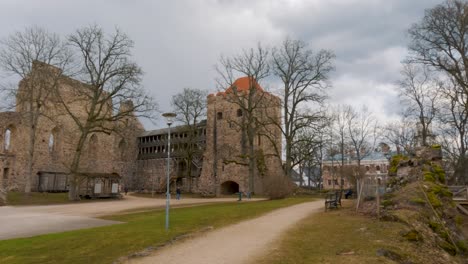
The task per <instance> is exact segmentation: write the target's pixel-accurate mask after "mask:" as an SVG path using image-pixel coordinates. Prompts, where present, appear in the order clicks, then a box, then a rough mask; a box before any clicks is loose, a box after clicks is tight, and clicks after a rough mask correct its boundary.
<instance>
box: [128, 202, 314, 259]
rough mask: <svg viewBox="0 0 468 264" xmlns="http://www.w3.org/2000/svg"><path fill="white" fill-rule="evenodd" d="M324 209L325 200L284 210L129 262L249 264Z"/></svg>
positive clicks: (205, 234)
mask: <svg viewBox="0 0 468 264" xmlns="http://www.w3.org/2000/svg"><path fill="white" fill-rule="evenodd" d="M319 210H323V201H315V202H308V203H302V204H298V205H294V206H291V207H287V208H282V209H278V210H275V211H273V212H271V213H268V214H266V215H264V216H261V217H258V218H255V219H252V220H247V221H243V222H241V223H238V224H234V225H231V226H228V227H224V228H220V229H218V230H213V231H210V232H207V233H204V234H202V235H200V236H197V237H195V238H192V239H188V240H185V241H181V242H176V243H175V244H173V245H170V246H167V247H164V248H162V249H159V250H157V251H156V252H154V253H153V254H151V255H150V256H147V257H140V258H134V259H130V260H128V261H127V263H131V264H144V263H171V264H179V263H180V264H187V263H191V264H207V263H217V264H230V263H236V264H241V263H249V262H250V261H252V260H254V259H255V258H256V257H258V256H261V255H263V254H267V253H268V252H270V251H271V250H274V248H275V245H276V244H277V243H275V242H277V240H278V239H279V238H280V237H281V235H283V234H284V232H285V231H286V230H288V229H289V228H291V227H293V226H294V225H295V224H296V223H297V222H299V221H300V220H302V219H304V218H305V217H307V216H309V215H310V214H313V213H314V212H317V211H319Z"/></svg>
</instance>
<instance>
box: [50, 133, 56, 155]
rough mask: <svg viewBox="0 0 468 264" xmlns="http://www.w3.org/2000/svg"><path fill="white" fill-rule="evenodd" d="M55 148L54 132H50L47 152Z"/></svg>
mask: <svg viewBox="0 0 468 264" xmlns="http://www.w3.org/2000/svg"><path fill="white" fill-rule="evenodd" d="M54 149H55V136H54V133H50V136H49V152H50V153H52V152H54Z"/></svg>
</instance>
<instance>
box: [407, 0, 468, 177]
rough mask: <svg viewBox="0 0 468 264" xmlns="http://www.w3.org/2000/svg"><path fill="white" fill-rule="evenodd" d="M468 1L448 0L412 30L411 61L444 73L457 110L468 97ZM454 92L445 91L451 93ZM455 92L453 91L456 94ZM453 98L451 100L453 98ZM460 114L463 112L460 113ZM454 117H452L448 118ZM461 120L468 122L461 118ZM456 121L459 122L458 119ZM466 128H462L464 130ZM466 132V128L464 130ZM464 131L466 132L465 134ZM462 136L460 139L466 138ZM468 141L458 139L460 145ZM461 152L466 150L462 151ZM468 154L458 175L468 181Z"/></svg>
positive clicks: (462, 160) (427, 12)
mask: <svg viewBox="0 0 468 264" xmlns="http://www.w3.org/2000/svg"><path fill="white" fill-rule="evenodd" d="M467 10H468V2H467V1H463V0H447V1H445V2H443V3H441V4H439V5H437V6H435V7H434V8H431V9H428V10H426V12H425V15H424V17H423V19H422V20H421V21H419V22H418V23H416V24H414V25H413V26H412V27H411V28H410V29H409V36H410V38H411V42H410V45H409V49H410V52H411V53H410V56H409V61H410V62H414V63H420V64H423V65H427V66H430V67H432V68H433V69H435V70H437V71H439V73H441V74H445V75H446V76H448V78H449V79H451V81H453V82H454V83H455V86H456V87H457V88H456V91H457V92H456V93H455V94H452V95H451V97H452V98H456V100H455V101H454V102H451V103H449V105H452V104H453V105H452V106H453V107H454V108H453V109H454V110H455V109H463V107H465V106H464V105H463V103H462V102H461V104H459V103H460V100H461V101H464V99H461V98H466V96H467V95H468V65H467V64H468V49H467V47H468V30H467V28H468V12H467ZM448 92H450V90H445V91H444V93H445V94H447V93H448ZM452 92H453V91H452ZM449 98H450V97H449ZM457 112H458V114H460V113H463V112H460V111H458V110H457ZM445 116H446V117H447V116H450V115H445ZM457 119H458V121H461V120H463V119H465V118H464V117H461V118H458V117H457ZM452 121H453V122H454V123H455V122H458V121H456V120H455V119H452ZM463 126H464V125H462V124H461V126H459V127H460V128H462V127H463ZM463 129H464V128H463ZM462 132H463V131H462ZM465 135H466V134H465V133H461V134H460V135H459V136H461V137H464V136H465ZM464 141H466V138H460V140H457V142H458V143H459V144H462V143H463V142H464ZM460 150H461V151H464V150H462V148H460ZM465 163H466V158H465V154H464V153H463V154H462V155H460V156H459V161H458V162H457V167H456V168H455V173H456V174H458V175H459V177H460V178H465V181H468V180H467V179H468V175H467V173H465Z"/></svg>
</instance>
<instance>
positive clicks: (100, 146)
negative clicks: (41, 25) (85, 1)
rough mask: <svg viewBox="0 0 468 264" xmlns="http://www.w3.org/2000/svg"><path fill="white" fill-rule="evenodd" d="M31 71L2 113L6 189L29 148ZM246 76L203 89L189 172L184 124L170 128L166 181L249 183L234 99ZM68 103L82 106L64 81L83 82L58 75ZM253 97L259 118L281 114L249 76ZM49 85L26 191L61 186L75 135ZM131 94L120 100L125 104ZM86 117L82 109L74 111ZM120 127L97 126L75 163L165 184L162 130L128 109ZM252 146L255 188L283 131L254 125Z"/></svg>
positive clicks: (196, 185)
mask: <svg viewBox="0 0 468 264" xmlns="http://www.w3.org/2000/svg"><path fill="white" fill-rule="evenodd" d="M41 72H44V73H48V72H55V73H57V72H58V73H60V70H59V69H57V68H55V67H53V66H50V65H47V64H44V63H41V62H34V63H33V69H32V73H33V74H41ZM28 82H31V80H30V79H28V78H25V79H23V80H21V81H20V83H19V87H18V92H17V94H18V96H17V98H16V101H17V102H16V109H15V111H12V112H2V113H0V142H2V146H1V147H0V170H1V171H0V173H1V176H0V184H1V186H2V187H4V188H3V189H7V190H19V191H23V190H25V184H26V177H27V175H28V172H27V167H28V166H27V165H28V162H29V161H30V159H29V157H30V155H28V153H29V150H28V146H30V142H31V137H30V131H31V121H30V120H31V119H30V117H31V111H29V109H30V107H29V105H30V104H29V103H30V102H31V100H35V98H33V97H34V96H21V95H24V94H29V93H28V90H27V88H26V87H28V84H29V83H28ZM249 83H252V82H251V81H250V80H249V79H248V78H247V77H244V78H240V79H238V80H237V81H236V82H235V83H234V84H233V86H232V87H229V88H228V89H227V90H226V91H224V92H219V93H217V94H216V95H215V94H211V95H209V96H208V109H207V113H208V114H207V120H204V121H202V122H200V123H199V124H198V127H197V130H196V131H197V133H196V138H197V140H196V142H193V141H192V142H191V143H190V144H196V149H197V151H196V153H195V157H194V159H193V161H192V164H190V166H192V170H191V171H192V173H191V175H187V173H186V171H187V166H188V165H187V164H186V162H184V157H183V150H184V147H186V146H187V144H189V142H188V141H187V132H186V127H184V126H179V127H174V128H172V129H171V140H172V143H173V144H172V147H171V152H172V153H171V154H172V155H171V170H170V183H171V188H173V189H175V188H176V186H178V187H181V188H182V189H183V191H186V192H188V191H190V192H193V193H201V194H205V195H220V194H231V193H235V192H238V191H243V192H247V191H248V175H249V173H248V165H247V163H246V162H247V155H246V151H245V150H246V147H247V145H246V140H245V131H243V130H242V129H241V128H240V127H239V126H236V125H235V124H238V123H239V122H238V121H239V120H242V118H243V116H244V115H243V112H242V110H240V109H239V107H237V105H236V104H235V103H234V97H235V96H238V95H239V94H238V93H234V92H233V89H235V91H236V92H238V91H240V92H243V93H248V91H249ZM55 85H56V87H57V89H60V91H61V93H62V94H65V101H66V102H67V103H68V106H69V108H70V109H71V111H74V113H75V114H79V113H82V112H83V113H84V111H86V102H83V101H82V100H81V101H80V100H78V95H76V94H74V93H73V92H72V91H73V90H72V89H70V85H85V84H82V83H80V82H78V81H77V80H74V79H71V78H68V77H65V76H61V78H59V79H58V81H57V83H56V84H55ZM255 92H256V96H257V97H256V100H262V101H259V102H262V103H261V104H262V107H260V108H258V109H256V110H255V113H254V114H255V116H256V118H257V120H264V121H265V120H270V121H271V120H273V121H275V122H280V118H281V115H280V104H279V102H280V100H279V98H277V97H276V96H274V95H271V94H269V93H267V92H265V91H264V90H263V89H262V88H261V87H260V86H259V85H258V83H256V82H255ZM57 100H58V99H57V98H55V97H54V94H53V93H48V97H47V98H45V99H44V100H41V102H43V104H44V105H43V106H42V108H41V109H42V113H41V116H39V117H38V122H37V126H36V131H37V132H36V137H35V147H34V150H33V151H34V155H33V156H34V159H33V160H32V164H33V166H32V175H33V177H32V181H31V190H32V191H67V190H68V187H69V186H68V183H67V181H68V173H69V170H68V168H69V166H70V164H71V162H72V161H71V159H72V157H73V155H72V154H73V153H74V151H75V149H74V147H75V146H76V142H77V140H78V133H77V132H76V131H77V129H78V128H77V127H76V124H75V123H74V122H73V120H72V119H71V117H70V116H69V115H67V114H65V109H61V107H60V106H59V104H57V103H56V102H57ZM127 104H131V102H122V103H121V104H120V108H121V109H122V108H125V107H126V105H127ZM78 116H82V117H83V118H84V115H78ZM113 125H119V126H122V127H120V129H119V130H120V131H121V133H118V134H117V133H112V134H109V135H108V134H104V133H96V134H92V135H90V136H89V137H88V138H87V139H86V140H87V142H86V144H85V150H84V151H83V157H82V162H81V164H80V170H81V173H82V174H83V175H85V176H87V177H90V178H96V177H107V178H113V177H115V179H116V182H118V183H119V184H120V185H124V186H127V187H129V188H130V189H135V190H145V191H155V192H164V191H165V186H166V161H167V130H166V129H159V130H152V131H145V130H144V128H143V126H142V124H141V123H140V122H139V120H138V119H137V118H136V117H134V116H129V117H127V120H125V122H121V123H119V124H113ZM255 132H256V136H255V142H254V146H253V148H254V150H255V160H256V166H255V173H254V179H253V180H254V189H253V190H252V191H253V192H255V193H258V194H261V193H265V188H266V185H267V184H266V181H267V179H271V178H272V177H281V176H282V174H281V173H280V172H282V168H281V161H280V159H279V158H278V156H279V157H280V153H279V155H278V152H277V150H278V149H279V150H281V131H280V130H279V128H278V127H276V126H274V125H273V124H270V125H268V124H267V125H265V126H264V127H262V128H259V129H257V131H255Z"/></svg>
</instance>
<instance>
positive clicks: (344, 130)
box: [330, 105, 353, 190]
mask: <svg viewBox="0 0 468 264" xmlns="http://www.w3.org/2000/svg"><path fill="white" fill-rule="evenodd" d="M330 115H331V118H332V131H331V133H332V135H331V137H332V144H334V145H335V146H338V150H339V153H340V162H341V166H340V170H339V176H340V189H341V190H343V183H344V181H343V178H345V174H346V173H345V171H344V170H345V157H346V149H347V148H349V144H348V143H349V140H350V139H349V133H348V126H349V119H350V118H351V116H352V115H353V108H352V107H351V106H349V105H339V106H337V107H335V108H333V109H332V112H331V114H330Z"/></svg>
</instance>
